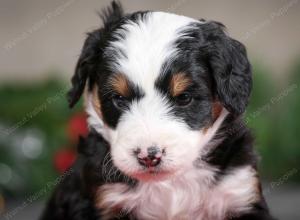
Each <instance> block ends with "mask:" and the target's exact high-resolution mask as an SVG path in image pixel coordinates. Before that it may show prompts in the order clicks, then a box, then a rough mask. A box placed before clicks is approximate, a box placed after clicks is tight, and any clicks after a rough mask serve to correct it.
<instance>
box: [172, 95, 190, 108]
mask: <svg viewBox="0 0 300 220" xmlns="http://www.w3.org/2000/svg"><path fill="white" fill-rule="evenodd" d="M192 100H193V97H192V95H191V94H190V93H187V92H186V93H182V94H180V95H178V96H176V97H175V102H176V103H177V105H179V106H185V105H188V104H189V103H190V102H191V101H192Z"/></svg>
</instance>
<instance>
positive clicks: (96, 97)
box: [92, 86, 102, 118]
mask: <svg viewBox="0 0 300 220" xmlns="http://www.w3.org/2000/svg"><path fill="white" fill-rule="evenodd" d="M92 104H93V107H94V109H95V111H96V112H97V114H98V116H99V117H100V118H102V112H101V104H100V99H99V95H98V86H95V87H94V89H93V98H92Z"/></svg>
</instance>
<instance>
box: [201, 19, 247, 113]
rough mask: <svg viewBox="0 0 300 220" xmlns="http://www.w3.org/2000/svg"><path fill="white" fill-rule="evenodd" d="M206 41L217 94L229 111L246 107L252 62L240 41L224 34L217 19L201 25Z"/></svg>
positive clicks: (239, 111)
mask: <svg viewBox="0 0 300 220" xmlns="http://www.w3.org/2000/svg"><path fill="white" fill-rule="evenodd" d="M203 28H204V30H203V31H204V33H205V35H206V40H207V42H208V45H209V46H208V62H209V65H210V68H211V72H212V76H213V80H214V84H215V90H216V98H217V99H218V100H219V101H220V102H221V103H222V104H223V106H224V107H225V108H226V109H227V110H228V111H229V112H231V113H233V114H235V115H239V114H241V113H243V112H244V111H245V108H246V106H247V104H248V100H249V96H250V92H251V88H252V71H251V65H250V63H249V60H248V58H247V53H246V49H245V47H244V45H243V44H241V43H240V42H238V41H236V40H234V39H232V38H230V37H229V36H227V35H226V33H225V31H224V29H225V26H224V25H223V24H221V23H218V22H208V23H206V24H204V25H203Z"/></svg>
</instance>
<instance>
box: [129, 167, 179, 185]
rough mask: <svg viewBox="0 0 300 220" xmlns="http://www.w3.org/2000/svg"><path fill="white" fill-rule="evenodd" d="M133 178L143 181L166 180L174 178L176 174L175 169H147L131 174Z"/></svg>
mask: <svg viewBox="0 0 300 220" xmlns="http://www.w3.org/2000/svg"><path fill="white" fill-rule="evenodd" d="M130 175H131V176H132V177H133V178H135V179H137V180H139V181H143V182H157V181H164V180H167V179H170V178H172V177H173V176H174V175H175V171H163V170H161V171H160V170H150V169H149V170H145V171H139V172H135V173H132V174H130Z"/></svg>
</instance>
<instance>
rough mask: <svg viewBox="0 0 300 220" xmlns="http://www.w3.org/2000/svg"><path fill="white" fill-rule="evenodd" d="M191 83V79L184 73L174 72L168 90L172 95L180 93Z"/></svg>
mask: <svg viewBox="0 0 300 220" xmlns="http://www.w3.org/2000/svg"><path fill="white" fill-rule="evenodd" d="M190 84H191V79H190V78H189V77H187V76H186V74H185V73H176V74H174V75H173V76H172V79H171V82H170V92H171V95H172V96H173V97H176V96H178V95H180V94H181V93H182V92H184V91H185V90H186V88H187V87H188V86H189V85H190Z"/></svg>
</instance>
